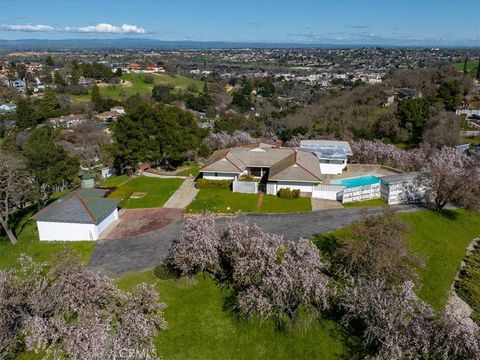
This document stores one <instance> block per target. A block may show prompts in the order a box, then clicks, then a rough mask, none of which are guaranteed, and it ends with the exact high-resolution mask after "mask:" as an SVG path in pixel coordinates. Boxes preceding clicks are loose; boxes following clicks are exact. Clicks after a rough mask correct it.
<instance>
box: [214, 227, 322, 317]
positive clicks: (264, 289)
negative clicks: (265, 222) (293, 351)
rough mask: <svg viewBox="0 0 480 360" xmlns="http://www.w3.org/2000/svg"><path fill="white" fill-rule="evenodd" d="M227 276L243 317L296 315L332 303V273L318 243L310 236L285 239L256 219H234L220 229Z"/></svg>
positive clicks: (314, 311)
mask: <svg viewBox="0 0 480 360" xmlns="http://www.w3.org/2000/svg"><path fill="white" fill-rule="evenodd" d="M220 253H221V255H220V257H221V259H222V265H223V270H224V272H223V274H222V275H223V278H224V279H225V281H227V282H228V283H230V284H231V286H232V288H233V289H234V291H235V294H236V295H235V308H236V309H237V311H238V312H239V313H240V314H241V315H242V316H244V317H252V316H258V317H260V318H261V319H267V318H271V317H274V318H275V319H277V320H280V321H283V320H295V319H296V318H297V317H298V315H299V311H300V309H301V308H303V309H306V310H309V313H310V314H315V313H317V312H318V310H321V309H325V308H326V307H327V297H328V290H327V286H328V282H329V281H328V278H327V276H325V275H324V273H323V271H324V269H325V264H324V263H323V261H322V260H321V258H320V254H319V252H318V249H317V248H316V247H315V246H314V245H313V244H312V243H311V242H310V241H308V240H299V241H297V242H291V243H287V244H285V243H284V242H283V238H282V237H281V236H278V235H274V234H268V233H264V232H263V231H262V230H261V229H259V228H258V227H257V226H256V225H249V224H247V223H231V224H229V225H228V226H227V228H226V229H225V230H224V232H223V233H222V235H221V242H220Z"/></svg>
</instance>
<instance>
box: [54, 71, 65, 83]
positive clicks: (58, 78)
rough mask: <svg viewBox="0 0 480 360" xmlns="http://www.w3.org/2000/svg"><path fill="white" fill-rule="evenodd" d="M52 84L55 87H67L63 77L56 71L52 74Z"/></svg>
mask: <svg viewBox="0 0 480 360" xmlns="http://www.w3.org/2000/svg"><path fill="white" fill-rule="evenodd" d="M53 82H54V83H55V84H56V85H63V86H65V85H67V82H66V81H65V79H64V78H63V76H62V75H61V74H60V72H59V71H58V70H56V71H55V72H54V73H53Z"/></svg>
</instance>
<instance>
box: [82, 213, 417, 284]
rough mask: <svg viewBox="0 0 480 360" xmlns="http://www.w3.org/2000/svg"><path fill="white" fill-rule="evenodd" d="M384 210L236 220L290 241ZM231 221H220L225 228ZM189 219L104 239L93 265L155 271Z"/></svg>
mask: <svg viewBox="0 0 480 360" xmlns="http://www.w3.org/2000/svg"><path fill="white" fill-rule="evenodd" d="M396 208H398V210H400V211H415V210H417V209H418V208H417V207H415V206H408V205H402V206H397V207H396ZM382 211H383V210H382V207H379V206H377V207H368V208H361V207H358V208H346V209H333V210H321V211H312V212H306V213H290V214H242V215H239V216H238V217H237V218H236V219H238V220H246V221H248V222H251V223H256V224H257V225H259V226H260V227H261V228H262V229H263V230H264V231H267V232H271V233H276V234H281V235H283V236H284V238H285V239H286V240H296V239H298V238H301V237H303V238H310V237H312V236H313V235H315V234H323V233H326V232H329V231H333V230H336V229H339V228H341V227H344V226H347V225H349V224H351V223H352V222H354V221H355V220H357V219H358V218H359V217H361V216H362V215H363V214H369V215H376V214H380V213H382ZM229 219H231V218H217V220H216V224H217V228H218V229H221V228H223V227H224V226H225V224H226V222H227V221H229ZM184 223H185V220H184V219H181V220H177V221H175V222H173V223H171V224H169V225H167V226H165V227H163V228H161V229H158V230H155V231H152V232H150V233H148V234H144V235H141V236H136V237H125V238H121V239H114V240H100V241H98V242H97V246H96V248H95V251H94V252H93V255H92V258H91V260H90V266H91V267H93V268H95V269H98V270H101V271H103V272H105V273H107V274H110V275H120V274H122V273H126V272H130V271H139V270H145V269H148V268H151V267H153V266H155V265H157V264H158V263H159V262H160V261H162V260H163V259H165V258H166V256H167V255H168V251H169V249H170V245H171V244H172V242H173V241H174V240H176V239H178V237H179V236H180V233H181V231H182V229H183V226H184Z"/></svg>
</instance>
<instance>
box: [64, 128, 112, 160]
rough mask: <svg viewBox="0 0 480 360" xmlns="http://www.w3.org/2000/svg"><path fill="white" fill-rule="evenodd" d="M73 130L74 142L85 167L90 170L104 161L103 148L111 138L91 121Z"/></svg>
mask: <svg viewBox="0 0 480 360" xmlns="http://www.w3.org/2000/svg"><path fill="white" fill-rule="evenodd" d="M73 130H74V138H73V142H74V144H75V145H76V147H77V148H78V153H79V155H80V157H81V159H82V160H83V162H84V163H85V165H87V166H88V167H89V168H90V167H92V166H93V164H94V163H95V162H97V161H99V160H102V159H103V157H104V153H103V147H104V145H106V144H108V143H109V142H110V136H109V135H108V134H107V133H106V132H104V131H102V130H101V129H99V128H98V125H97V124H95V123H94V122H91V121H86V122H84V123H82V124H79V125H77V126H75V127H74V128H73Z"/></svg>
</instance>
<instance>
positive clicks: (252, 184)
mask: <svg viewBox="0 0 480 360" xmlns="http://www.w3.org/2000/svg"><path fill="white" fill-rule="evenodd" d="M232 190H233V192H238V193H244V194H257V193H258V182H256V181H237V180H234V181H233V182H232Z"/></svg>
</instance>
